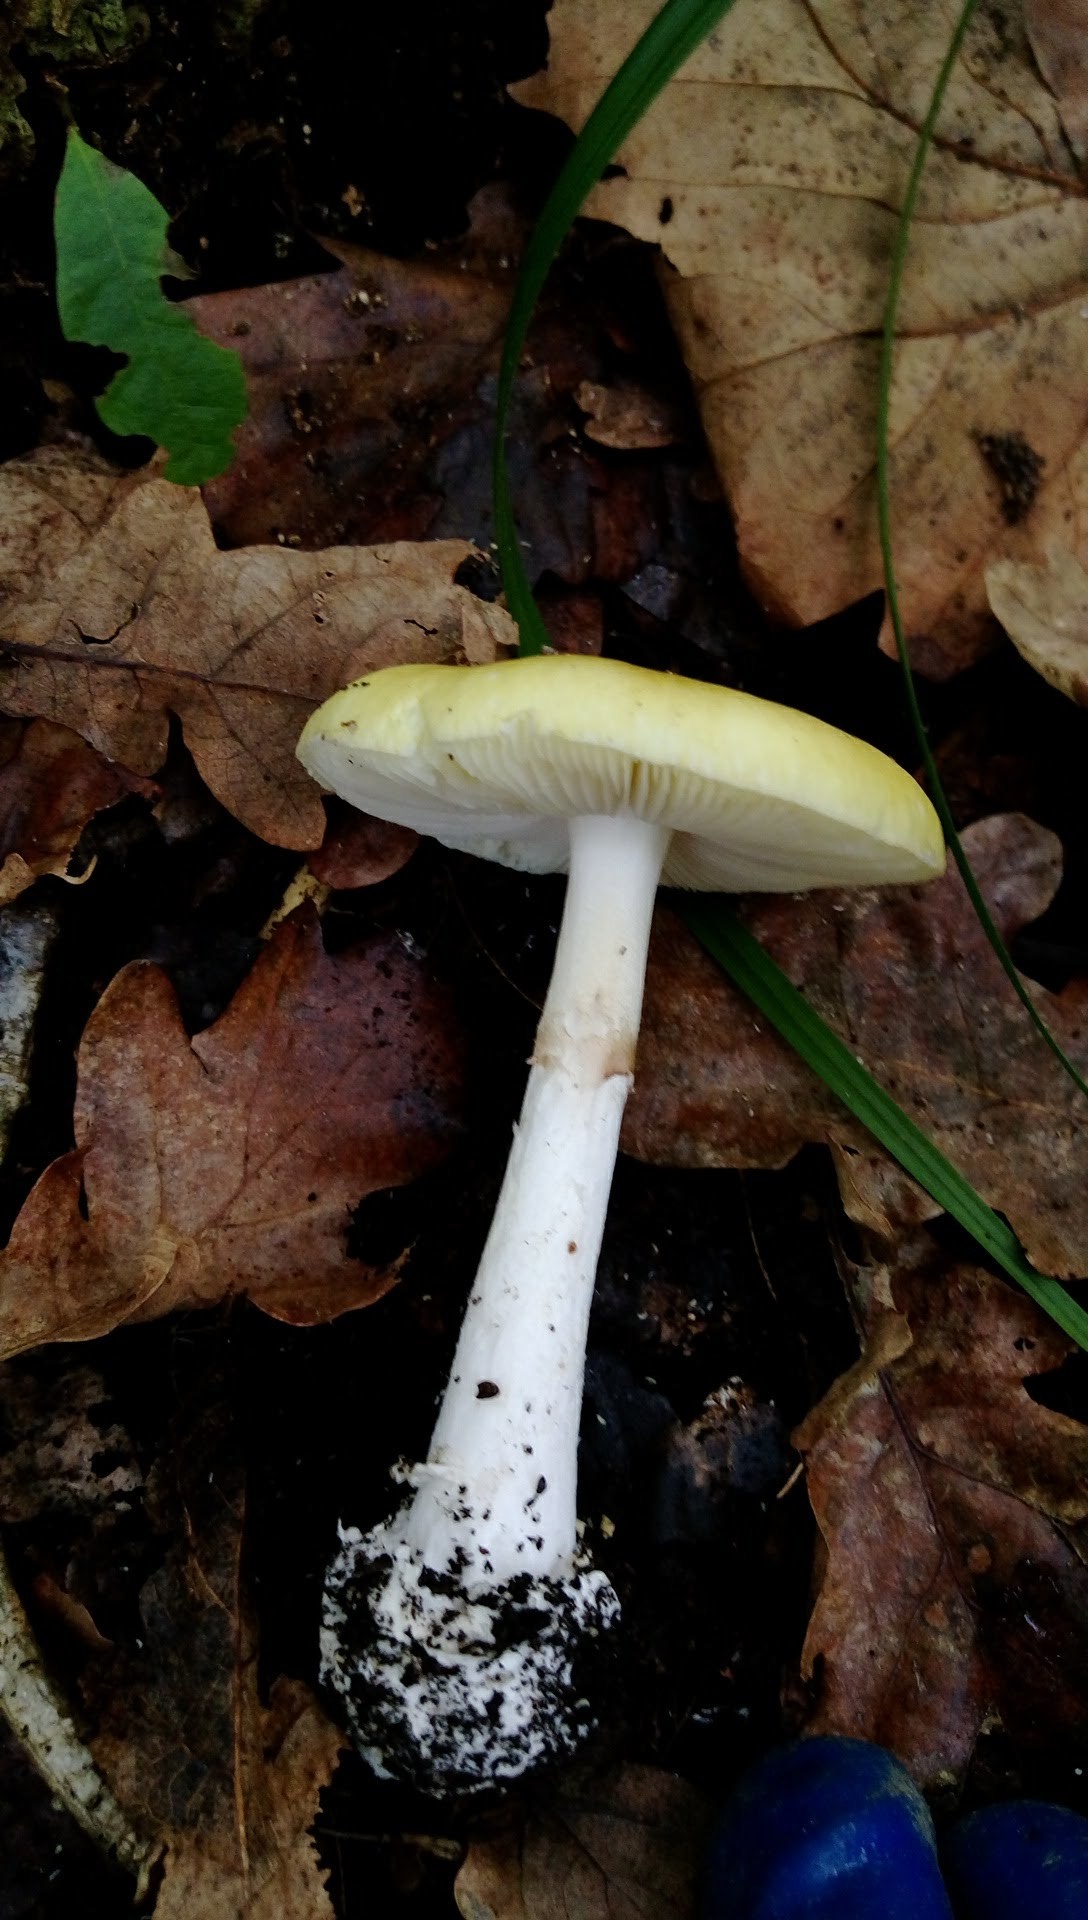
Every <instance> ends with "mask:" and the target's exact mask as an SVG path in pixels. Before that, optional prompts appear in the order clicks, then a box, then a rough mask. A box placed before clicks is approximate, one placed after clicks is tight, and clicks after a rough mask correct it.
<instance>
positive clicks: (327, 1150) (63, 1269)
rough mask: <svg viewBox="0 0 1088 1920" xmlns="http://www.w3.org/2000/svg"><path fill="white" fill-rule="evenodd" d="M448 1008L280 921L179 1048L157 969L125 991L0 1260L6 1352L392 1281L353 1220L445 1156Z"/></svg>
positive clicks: (176, 1024)
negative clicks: (369, 1198) (128, 1324)
mask: <svg viewBox="0 0 1088 1920" xmlns="http://www.w3.org/2000/svg"><path fill="white" fill-rule="evenodd" d="M459 1094H460V1063H459V1053H458V1043H457V1041H456V1038H455V1037H454V1036H453V1034H452V1033H451V1020H450V1014H449V1009H448V1007H447V1005H446V1002H445V1000H444V998H443V996H442V995H441V994H440V993H439V992H438V991H437V990H436V989H435V988H434V987H433V986H432V985H431V984H430V983H429V982H428V980H427V979H426V976H425V974H424V972H423V970H422V968H421V966H420V964H419V962H418V961H416V960H413V959H411V958H410V957H409V956H408V954H407V953H406V952H405V950H404V948H403V946H402V945H401V943H400V942H399V941H398V940H397V939H395V938H392V937H389V938H377V939H374V940H372V941H370V942H368V943H367V944H365V945H362V946H359V947H356V948H353V949H351V950H349V951H348V952H345V953H341V954H338V955H337V956H335V957H333V956H331V955H329V954H327V953H326V952H325V950H324V948H323V946H322V942H321V933H320V928H319V926H318V924H317V920H316V917H315V916H314V915H313V914H312V912H310V911H309V910H303V911H302V912H301V913H300V914H298V915H296V916H294V917H293V918H292V919H291V920H289V921H286V922H284V924H283V925H282V926H281V927H280V928H279V929H278V931H277V932H276V934H275V935H274V937H273V939H272V940H271V941H270V942H269V945H268V946H267V948H266V949H265V950H264V952H263V953H262V954H261V956H260V958H259V959H258V961H257V964H256V965H255V967H254V968H253V970H252V972H251V973H250V974H249V975H248V977H247V979H246V980H244V981H243V983H242V985H241V987H240V988H239V989H238V992H237V993H236V994H235V996H234V999H233V1000H232V1001H231V1004H230V1006H229V1007H228V1008H227V1010H226V1012H225V1013H224V1014H223V1015H222V1016H221V1018H220V1019H219V1020H217V1021H216V1023H215V1025H214V1026H212V1027H209V1028H208V1029H207V1030H206V1031H204V1032H203V1033H199V1034H197V1035H196V1036H195V1038H193V1039H192V1040H190V1039H189V1037H188V1035H187V1034H186V1032H185V1029H184V1027H183V1026H182V1023H181V1017H180V1014H179V1011H178V1004H177V998H176V996H175V993H174V990H173V988H172V986H171V985H170V982H169V980H168V979H167V977H166V975H165V974H164V973H162V972H161V970H160V969H159V968H157V967H154V966H150V965H146V964H137V965H134V966H130V967H126V968H124V969H123V971H122V972H121V973H120V974H118V975H117V977H116V979H115V980H114V981H113V982H112V984H111V985H110V987H109V988H108V989H107V991H106V993H105V994H104V995H103V997H102V999H101V1000H100V1001H99V1003H98V1005H97V1007H96V1008H95V1010H94V1012H93V1014H92V1015H91V1018H90V1021H89V1023H88V1025H87V1029H86V1032H85V1033H84V1036H83V1040H82V1044H81V1046H80V1052H79V1086H78V1091H77V1095H76V1105H75V1138H76V1146H75V1150H74V1152H72V1153H69V1154H66V1155H65V1156H64V1157H63V1158H62V1159H60V1160H55V1161H54V1162H53V1164H52V1166H50V1167H48V1168H47V1169H46V1171H45V1173H44V1174H43V1175H42V1177H41V1179H40V1180H39V1181H38V1183H37V1185H36V1186H35V1187H34V1189H33V1190H32V1192H31V1194H30V1196H29V1198H28V1199H27V1201H26V1204H25V1205H24V1207H23V1210H22V1212H21V1213H20V1215H19V1217H18V1219H17V1220H16V1223H15V1226H14V1228H13V1230H12V1235H11V1240H10V1242H9V1245H8V1247H7V1249H6V1251H5V1252H3V1253H0V1354H3V1355H4V1356H8V1355H11V1354H13V1353H17V1352H19V1351H21V1350H23V1349H25V1348H27V1347H31V1346H36V1345H39V1344H40V1343H42V1342H43V1341H49V1340H73V1339H76V1340H86V1339H91V1338H94V1337H96V1336H97V1335H99V1334H102V1333H106V1332H108V1331H109V1330H110V1328H112V1327H114V1326H116V1325H117V1324H118V1323H119V1322H120V1321H122V1320H128V1319H131V1318H133V1317H134V1316H136V1317H139V1318H143V1319H147V1318H151V1317H154V1316H157V1315H159V1314H163V1313H168V1312H172V1311H173V1310H175V1309H176V1308H179V1307H183V1306H189V1307H193V1306H211V1305H213V1304H214V1303H215V1302H216V1301H218V1300H221V1299H222V1298H224V1297H225V1296H227V1295H230V1294H246V1295H248V1296H249V1297H250V1298H251V1299H253V1300H255V1301H256V1302H257V1304H258V1305H260V1306H261V1307H263V1308H264V1309H265V1311H266V1312H268V1313H271V1314H274V1315H276V1316H277V1317H278V1318H280V1319H283V1320H288V1321H292V1322H295V1323H297V1324H309V1323H313V1322H317V1321H322V1320H329V1319H332V1318H333V1317H334V1316H335V1315H336V1314H338V1313H343V1312H345V1311H346V1310H347V1309H348V1308H350V1307H358V1306H362V1305H364V1304H366V1302H368V1301H370V1300H373V1299H374V1298H376V1297H377V1295H379V1294H380V1293H382V1292H384V1291H385V1289H386V1288H387V1287H388V1286H390V1285H391V1284H392V1282H393V1280H394V1279H395V1277H396V1275H395V1271H390V1270H385V1269H375V1268H372V1267H368V1266H366V1265H364V1264H363V1263H362V1262H360V1261H356V1260H353V1259H350V1258H349V1257H348V1255H347V1253H346V1250H345V1234H346V1230H347V1226H348V1219H349V1213H350V1210H351V1208H352V1207H353V1206H354V1205H356V1204H357V1203H358V1201H359V1200H361V1199H362V1198H363V1197H364V1195H365V1194H367V1193H370V1192H373V1191H375V1190H377V1189H379V1188H383V1187H388V1186H395V1185H400V1184H402V1183H403V1182H404V1181H406V1180H409V1179H411V1178H413V1177H414V1176H415V1175H417V1174H419V1173H421V1172H422V1171H423V1170H424V1169H425V1168H427V1167H428V1166H430V1165H432V1164H433V1163H434V1161H435V1160H436V1159H437V1158H438V1157H439V1156H440V1155H441V1153H442V1152H443V1150H444V1149H445V1148H446V1147H447V1146H448V1145H449V1144H450V1142H451V1140H452V1138H453V1135H454V1132H455V1130H456V1126H457V1111H458V1105H459Z"/></svg>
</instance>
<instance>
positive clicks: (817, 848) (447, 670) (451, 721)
mask: <svg viewBox="0 0 1088 1920" xmlns="http://www.w3.org/2000/svg"><path fill="white" fill-rule="evenodd" d="M298 755H299V759H300V760H301V761H302V764H303V766H304V767H306V769H307V770H308V771H309V772H310V773H311V774H313V776H314V778H315V779H316V780H319V781H320V782H321V784H322V785H323V786H326V787H329V788H331V789H332V791H333V792H334V793H338V794H340V795H341V796H342V797H343V798H344V799H345V800H349V801H351V803H352V805H353V806H356V807H359V808H360V809H361V810H362V811H363V812H365V813H371V814H375V815H376V816H377V817H378V818H379V819H382V820H393V821H396V822H397V823H398V824H400V825H401V826H406V827H414V828H415V829H416V830H417V831H418V832H419V833H424V834H430V835H431V836H432V837H433V838H434V839H436V840H440V841H441V842H442V843H443V844H444V845H445V846H448V847H456V848H460V849H462V850H464V851H466V852H469V853H476V854H480V855H482V856H483V857H484V858H485V859H489V860H497V861H499V862H500V863H501V864H502V865H504V866H509V867H518V868H520V869H521V870H522V871H524V872H530V873H558V872H563V871H565V869H566V866H567V859H568V852H569V836H568V833H567V827H566V822H567V821H568V820H570V819H571V818H573V817H575V816H578V815H585V814H615V813H634V814H637V815H639V816H641V817H642V818H644V819H647V820H653V821H656V822H657V823H658V824H660V825H662V826H665V827H667V828H669V829H670V830H671V832H672V836H673V837H672V840H671V842H670V845H669V851H668V854H667V856H666V860H665V866H664V872H663V876H662V877H663V879H664V880H665V882H666V883H667V884H670V885H672V886H680V887H694V888H700V889H706V890H711V891H722V892H734V891H748V890H750V889H758V890H762V891H769V892H775V893H777V892H784V891H785V892H789V891H793V890H794V889H796V888H800V887H829V886H844V885H845V886H873V885H877V884H879V883H881V882H884V881H916V880H929V879H932V878H933V876H934V875H935V874H938V873H941V872H943V871H944V843H943V840H942V837H941V829H940V824H939V822H938V820H937V816H936V814H935V813H934V811H933V808H932V807H931V806H930V803H929V801H928V800H927V799H926V797H925V795H924V793H923V792H922V790H921V788H920V787H919V786H918V785H917V783H916V781H914V780H913V779H912V778H911V776H910V775H909V774H908V773H905V772H904V770H903V768H902V767H899V766H897V765H896V763H895V762H894V761H893V760H889V759H888V758H887V756H886V755H885V754H882V753H879V752H878V751H877V749H876V748H875V747H870V746H868V745H866V743H865V742H864V741H861V740H854V739H852V738H851V736H850V735H849V734H845V733H840V732H839V730H838V728H837V727H830V726H828V725H826V723H825V722H824V721H822V720H814V719H812V718H811V716H810V715H808V714H805V713H797V712H795V711H794V710H793V708H791V707H783V706H779V705H777V704H776V703H775V702H773V701H770V700H758V699H755V698H754V697H753V696H752V695H750V694H746V693H735V692H733V691H732V690H731V689H729V688H726V687H716V686H709V685H704V684H703V682H701V681H698V680H686V679H681V678H679V677H678V676H676V675H674V674H668V673H656V672H653V671H650V670H648V669H647V668H644V667H632V666H628V665H626V663H625V662H623V661H619V660H599V659H595V658H590V657H587V656H584V655H576V654H547V655H542V656H538V657H536V658H533V659H527V660H509V661H502V662H499V663H497V664H495V665H493V666H486V667H439V666H403V667H385V668H383V669H381V670H380V671H379V672H376V673H372V674H369V675H367V676H366V677H365V678H364V679H361V680H356V681H355V682H354V683H353V684H352V685H351V686H350V687H345V688H344V689H343V690H342V691H341V692H340V693H334V694H333V695H332V697H331V699H329V700H326V701H325V703H324V705H323V706H321V707H319V708H318V709H317V712H316V713H315V714H313V716H312V717H311V719H310V720H309V722H308V723H307V726H306V728H305V730H304V732H303V734H302V738H301V740H300V741H299V745H298Z"/></svg>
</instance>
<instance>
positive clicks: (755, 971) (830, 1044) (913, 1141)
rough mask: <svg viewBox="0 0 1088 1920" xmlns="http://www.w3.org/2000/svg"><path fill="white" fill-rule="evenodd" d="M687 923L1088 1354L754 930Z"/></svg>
mask: <svg viewBox="0 0 1088 1920" xmlns="http://www.w3.org/2000/svg"><path fill="white" fill-rule="evenodd" d="M684 918H685V919H686V921H687V923H688V925H689V927H690V928H691V930H692V932H693V933H694V934H695V936H696V938H697V939H698V940H700V941H701V942H702V944H703V946H704V947H705V948H706V950H707V952H708V953H709V954H711V955H712V956H713V958H714V959H715V960H716V961H717V962H718V965H719V966H720V967H722V968H723V969H724V971H725V972H726V973H727V974H728V975H729V976H730V978H731V979H732V980H733V981H734V982H735V983H736V985H737V986H738V987H739V988H740V990H741V992H742V993H746V994H747V996H748V998H749V1000H752V1001H754V1003H755V1005H756V1006H757V1007H758V1008H759V1010H760V1012H761V1013H762V1014H764V1015H765V1016H766V1018H767V1019H768V1020H769V1021H770V1022H771V1025H772V1026H773V1027H776V1028H777V1030H778V1032H779V1033H780V1034H781V1035H782V1038H783V1039H784V1040H787V1041H788V1042H789V1044H790V1046H791V1047H792V1048H793V1049H794V1051H795V1052H796V1053H799V1054H800V1056H801V1058H802V1060H804V1061H806V1062H807V1064H808V1065H809V1066H810V1067H811V1068H812V1069H813V1072H814V1073H818V1074H819V1076H820V1079H821V1080H822V1081H823V1083H824V1085H825V1087H830V1089H831V1091H832V1093H834V1094H836V1095H837V1096H838V1098H839V1099H840V1100H841V1101H842V1103H843V1105H844V1106H846V1107H848V1108H849V1110H850V1112H851V1113H852V1114H854V1115H855V1117H856V1118H857V1119H858V1120H860V1121H861V1123H862V1125H863V1126H865V1127H867V1128H868V1130H869V1132H870V1133H871V1134H872V1135H873V1136H874V1138H875V1139H877V1140H879V1141H880V1144H881V1146H883V1147H887V1149H888V1152H889V1153H890V1154H892V1155H894V1157H895V1159H896V1160H898V1162H899V1164H900V1166H901V1167H904V1168H905V1169H906V1171H907V1172H908V1173H909V1174H912V1175H913V1177H914V1178H915V1180H917V1182H918V1184H919V1186H920V1187H924V1188H925V1190H926V1192H927V1193H928V1194H930V1195H931V1197H932V1198H933V1199H934V1200H936V1202H937V1204H938V1206H941V1207H943V1208H944V1210H945V1212H946V1213H950V1214H951V1215H952V1218H953V1219H954V1220H958V1221H959V1223H960V1225H961V1227H966V1229H967V1232H968V1233H969V1234H970V1235H971V1237H972V1239H974V1240H976V1241H977V1242H978V1244H979V1246H980V1247H982V1248H983V1250H984V1251H985V1252H986V1253H988V1254H989V1256H990V1258H991V1259H992V1260H995V1261H996V1262H997V1264H998V1266H1000V1267H1002V1268H1004V1271H1005V1272H1006V1273H1007V1274H1008V1275H1009V1277H1010V1279H1012V1280H1016V1281H1017V1282H1018V1283H1019V1284H1020V1286H1022V1287H1023V1289H1024V1292H1025V1293H1029V1294H1030V1295H1031V1298H1032V1299H1033V1300H1034V1301H1036V1302H1037V1303H1038V1305H1039V1306H1040V1307H1042V1308H1043V1310H1044V1312H1045V1313H1048V1314H1049V1315H1050V1317H1051V1319H1052V1320H1055V1321H1056V1322H1057V1324H1058V1326H1059V1327H1061V1329H1062V1331H1063V1332H1064V1333H1067V1334H1068V1335H1069V1336H1070V1338H1071V1339H1073V1340H1075V1341H1076V1342H1077V1343H1078V1345H1079V1346H1082V1347H1084V1348H1086V1349H1088V1312H1086V1311H1085V1309H1084V1308H1083V1307H1082V1306H1081V1305H1080V1304H1079V1302H1078V1301H1076V1300H1074V1298H1073V1296H1072V1294H1071V1293H1069V1292H1067V1291H1066V1289H1065V1287H1063V1286H1062V1285H1061V1283H1060V1281H1058V1280H1052V1279H1051V1278H1050V1277H1049V1276H1048V1275H1047V1274H1044V1273H1038V1272H1037V1271H1036V1269H1035V1268H1034V1267H1033V1266H1032V1264H1031V1262H1030V1261H1029V1260H1028V1258H1027V1256H1026V1254H1025V1253H1024V1250H1023V1248H1022V1247H1021V1245H1020V1242H1019V1241H1018V1240H1017V1238H1016V1235H1015V1234H1014V1233H1013V1230H1012V1228H1011V1227H1010V1226H1009V1225H1008V1223H1007V1221H1005V1220H1002V1219H1001V1217H1000V1215H999V1214H996V1213H994V1211H993V1209H992V1208H991V1207H988V1206H987V1205H986V1202H985V1200H983V1199H982V1198H981V1197H980V1195H979V1194H977V1193H976V1192H975V1189H974V1187H972V1186H971V1184H970V1182H969V1181H967V1180H965V1179H964V1177H963V1175H962V1173H959V1172H957V1170H956V1168H955V1167H954V1166H953V1165H952V1162H951V1161H950V1160H946V1159H945V1157H944V1154H943V1153H942V1152H941V1150H940V1148H939V1147H937V1146H935V1145H934V1144H933V1141H932V1140H931V1139H930V1138H929V1136H928V1135H927V1134H924V1133H923V1132H922V1130H921V1128H920V1127H916V1126H915V1124H914V1121H913V1120H911V1119H910V1118H908V1116H907V1115H906V1114H905V1113H904V1112H903V1109H902V1107H900V1106H899V1105H897V1103H896V1102H895V1101H894V1100H893V1099H892V1098H891V1095H890V1094H887V1093H885V1091H884V1089H883V1087H882V1086H880V1085H879V1084H878V1082H877V1081H876V1080H874V1079H873V1076H872V1074H871V1073H869V1072H868V1070H867V1069H866V1068H865V1067H863V1066H862V1064H861V1062H860V1060H858V1059H857V1058H856V1057H855V1056H854V1054H852V1053H851V1052H850V1049H849V1047H846V1046H844V1045H843V1042H842V1041H841V1040H840V1039H839V1037H838V1035H837V1034H835V1033H833V1032H832V1031H831V1028H830V1027H829V1026H826V1025H825V1023H824V1021H823V1020H821V1018H820V1016H819V1014H818V1013H816V1012H815V1011H814V1010H813V1008H812V1007H810V1006H809V1004H808V1001H807V1000H806V999H805V998H804V996H803V995H802V994H800V993H799V992H798V991H797V988H796V987H795V986H794V984H793V982H792V980H788V979H787V978H786V975H785V974H784V973H783V972H782V970H781V968H780V967H779V966H778V965H777V964H776V962H775V961H773V960H772V959H771V957H770V954H768V953H765V952H764V951H763V948H762V947H761V946H760V944H759V941H758V940H756V939H755V938H754V937H753V935H752V934H750V933H749V932H748V929H747V927H745V926H744V925H742V923H741V921H740V920H739V919H738V918H737V916H736V914H735V913H734V912H733V911H732V910H731V909H730V908H729V907H726V906H725V904H724V903H723V902H722V901H719V900H715V901H713V902H708V903H707V904H705V905H704V904H703V903H702V902H698V903H692V904H687V905H686V906H685V908H684Z"/></svg>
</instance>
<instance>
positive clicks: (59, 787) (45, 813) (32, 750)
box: [0, 719, 152, 906]
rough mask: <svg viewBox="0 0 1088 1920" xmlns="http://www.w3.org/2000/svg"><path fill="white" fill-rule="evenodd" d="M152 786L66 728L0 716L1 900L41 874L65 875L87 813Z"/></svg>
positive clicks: (146, 791) (89, 815)
mask: <svg viewBox="0 0 1088 1920" xmlns="http://www.w3.org/2000/svg"><path fill="white" fill-rule="evenodd" d="M151 791H152V789H151V787H150V785H149V783H148V782H147V781H146V780H140V779H138V778H137V777H136V776H135V775H133V774H130V773H126V772H125V769H124V768H123V767H116V766H111V765H110V764H109V762H108V761H106V760H103V758H102V756H101V754H98V753H95V752H94V750H93V748H91V747H89V746H88V745H87V743H86V741H84V740H81V739H80V737H79V735H78V733H72V732H71V731H70V730H69V728H67V727H55V726H51V725H50V723H49V722H48V721H47V720H34V721H31V723H30V725H29V726H20V725H19V723H18V722H17V721H14V720H9V721H5V720H3V719H0V906H4V905H6V903H7V902H8V901H9V900H14V899H15V897H16V895H17V894H20V893H22V892H23V890H24V888H26V887H29V886H30V884H31V882H32V881H34V880H39V879H41V877H42V876H43V875H44V874H47V873H52V874H64V873H65V872H66V870H67V867H68V861H69V858H70V856H71V853H72V849H73V847H74V846H75V844H76V841H77V840H78V839H79V836H80V834H81V833H82V831H83V829H84V827H85V826H86V825H87V822H88V820H91V819H93V818H94V815H95V814H96V813H100V812H101V811H102V809H103V807H112V806H114V805H115V804H116V803H117V801H118V800H123V799H124V797H125V795H126V794H127V793H143V794H146V795H150V793H151Z"/></svg>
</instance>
